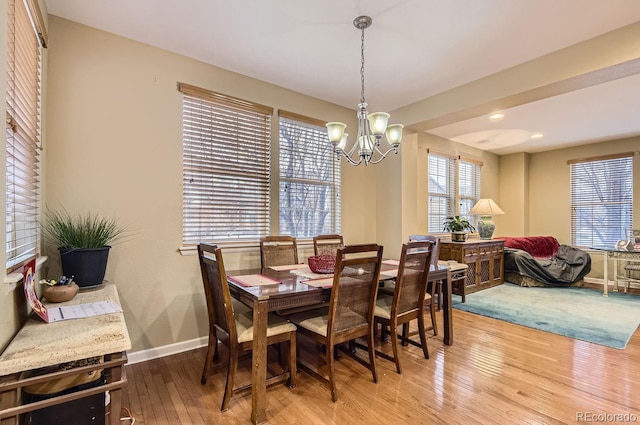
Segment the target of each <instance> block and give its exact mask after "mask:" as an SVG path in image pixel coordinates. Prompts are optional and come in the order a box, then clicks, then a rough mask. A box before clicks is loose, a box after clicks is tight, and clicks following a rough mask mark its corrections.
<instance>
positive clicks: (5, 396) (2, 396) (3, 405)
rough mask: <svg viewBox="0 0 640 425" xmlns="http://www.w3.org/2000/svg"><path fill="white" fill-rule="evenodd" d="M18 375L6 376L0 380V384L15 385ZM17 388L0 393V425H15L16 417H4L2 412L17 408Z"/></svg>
mask: <svg viewBox="0 0 640 425" xmlns="http://www.w3.org/2000/svg"><path fill="white" fill-rule="evenodd" d="M19 375H20V374H18V373H15V374H13V375H7V376H3V377H1V378H0V383H3V384H4V383H7V384H10V383H15V382H16V381H17V380H18V377H19ZM19 405H20V403H19V402H18V388H12V389H10V390H7V391H2V392H0V423H1V424H2V425H17V424H18V417H17V416H6V417H5V416H4V410H5V409H10V408H12V407H18V406H19Z"/></svg>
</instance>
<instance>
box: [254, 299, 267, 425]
mask: <svg viewBox="0 0 640 425" xmlns="http://www.w3.org/2000/svg"><path fill="white" fill-rule="evenodd" d="M267 314H268V312H267V302H266V301H255V302H254V303H253V352H252V357H251V361H252V367H251V422H252V423H253V424H260V423H263V422H265V421H266V420H267V413H266V402H265V398H266V395H267Z"/></svg>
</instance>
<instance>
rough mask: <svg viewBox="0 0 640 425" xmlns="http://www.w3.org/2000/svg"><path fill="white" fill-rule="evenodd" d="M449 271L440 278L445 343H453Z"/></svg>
mask: <svg viewBox="0 0 640 425" xmlns="http://www.w3.org/2000/svg"><path fill="white" fill-rule="evenodd" d="M451 304H452V301H451V271H450V270H449V271H447V277H446V279H443V280H442V326H443V327H444V338H443V339H444V343H445V345H453V320H452V317H451Z"/></svg>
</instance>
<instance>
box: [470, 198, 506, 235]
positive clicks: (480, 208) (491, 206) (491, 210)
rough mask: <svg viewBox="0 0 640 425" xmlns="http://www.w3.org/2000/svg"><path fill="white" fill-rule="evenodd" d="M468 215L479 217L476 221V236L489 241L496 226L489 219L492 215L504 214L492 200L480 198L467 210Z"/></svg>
mask: <svg viewBox="0 0 640 425" xmlns="http://www.w3.org/2000/svg"><path fill="white" fill-rule="evenodd" d="M469 214H472V215H479V216H480V220H478V234H479V235H480V239H491V238H492V237H493V231H494V230H495V228H496V224H495V223H494V222H493V219H492V218H491V216H492V215H498V214H504V211H502V208H500V207H499V206H498V204H496V203H495V202H494V201H493V199H490V198H482V199H480V200H479V201H478V202H476V204H475V205H474V206H473V208H471V209H470V210H469Z"/></svg>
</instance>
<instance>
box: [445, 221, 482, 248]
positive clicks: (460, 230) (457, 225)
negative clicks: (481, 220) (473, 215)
mask: <svg viewBox="0 0 640 425" xmlns="http://www.w3.org/2000/svg"><path fill="white" fill-rule="evenodd" d="M442 230H446V231H448V232H450V233H451V241H453V242H464V241H466V240H467V236H468V233H467V231H470V232H474V231H475V230H476V228H475V227H473V224H471V223H470V222H469V220H465V219H464V218H460V216H459V215H456V216H452V217H447V218H446V220H445V221H444V228H443V229H442Z"/></svg>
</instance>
